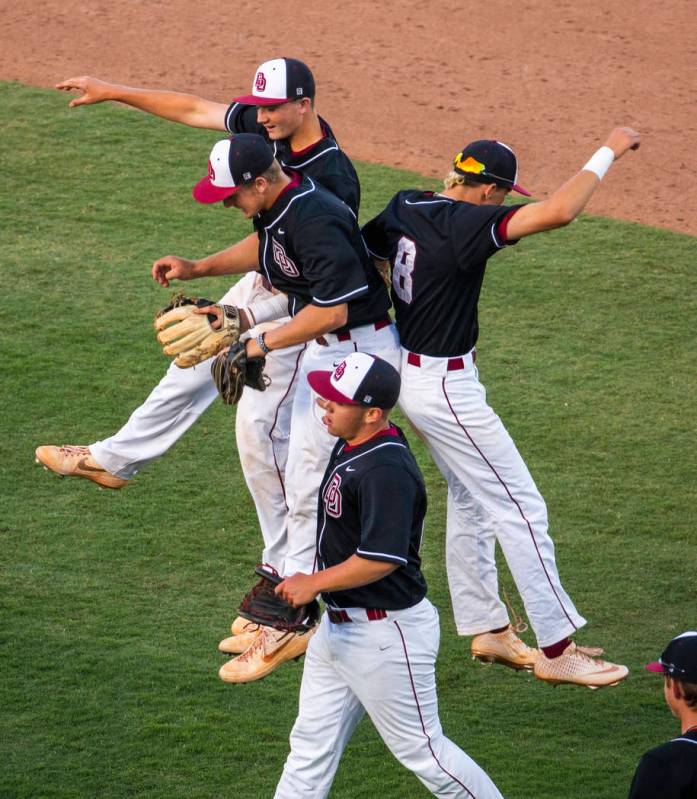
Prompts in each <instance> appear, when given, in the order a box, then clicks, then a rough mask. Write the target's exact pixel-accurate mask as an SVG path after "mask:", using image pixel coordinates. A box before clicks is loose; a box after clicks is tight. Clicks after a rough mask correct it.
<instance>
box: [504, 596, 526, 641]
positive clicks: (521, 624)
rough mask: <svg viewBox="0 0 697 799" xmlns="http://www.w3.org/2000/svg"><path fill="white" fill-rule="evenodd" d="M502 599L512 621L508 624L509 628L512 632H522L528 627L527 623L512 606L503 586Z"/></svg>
mask: <svg viewBox="0 0 697 799" xmlns="http://www.w3.org/2000/svg"><path fill="white" fill-rule="evenodd" d="M503 601H504V602H505V603H506V607H507V608H508V612H509V614H510V616H511V619H513V622H512V623H511V624H510V628H511V630H513V632H514V633H524V632H525V631H526V630H527V629H528V624H527V622H526V621H525V620H524V619H523V617H522V616H521V615H520V613H518V611H517V610H516V609H515V608H514V607H513V603H512V602H511V599H510V597H509V596H508V592H507V591H506V589H505V588H504V589H503Z"/></svg>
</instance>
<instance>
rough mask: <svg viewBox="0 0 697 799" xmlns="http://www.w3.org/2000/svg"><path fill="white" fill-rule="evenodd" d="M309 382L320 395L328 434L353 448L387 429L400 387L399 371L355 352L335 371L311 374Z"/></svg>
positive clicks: (368, 355)
mask: <svg viewBox="0 0 697 799" xmlns="http://www.w3.org/2000/svg"><path fill="white" fill-rule="evenodd" d="M307 379H308V382H309V383H310V386H311V388H312V390H313V391H314V392H315V393H316V394H318V395H319V399H318V400H317V402H318V404H319V406H320V407H321V408H322V409H323V410H324V411H325V415H324V417H323V419H322V421H323V422H324V424H325V426H326V428H327V430H328V432H329V433H331V435H333V436H337V437H339V438H343V439H345V440H346V441H348V443H349V444H352V445H355V444H359V443H361V442H363V441H366V440H367V439H369V438H372V436H374V435H375V434H376V433H378V432H380V431H381V430H384V429H385V428H386V427H388V425H389V415H390V411H391V410H392V408H394V406H395V405H396V404H397V399H398V398H399V390H400V387H401V380H400V377H399V372H398V371H397V370H396V369H395V368H394V367H393V366H392V365H391V364H389V363H388V362H387V361H385V360H383V359H382V358H378V357H377V356H376V355H370V354H369V353H367V352H352V353H350V354H349V355H347V356H346V358H344V359H343V360H341V361H339V362H338V363H337V364H336V365H335V366H334V369H333V370H332V371H324V370H317V371H314V372H310V373H309V375H308V377H307Z"/></svg>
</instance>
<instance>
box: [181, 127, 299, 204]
mask: <svg viewBox="0 0 697 799" xmlns="http://www.w3.org/2000/svg"><path fill="white" fill-rule="evenodd" d="M288 182H289V178H288V176H287V175H286V174H285V173H284V172H283V170H282V169H281V166H280V164H279V163H278V161H276V159H275V158H274V156H273V152H272V151H271V148H270V147H269V145H268V144H267V142H266V140H265V139H264V138H263V137H262V136H258V135H257V134H255V133H236V134H235V135H234V136H230V137H229V138H227V139H222V140H221V141H219V142H217V143H216V144H215V145H214V147H213V149H212V150H211V153H210V156H209V158H208V174H207V175H206V177H204V178H202V179H201V180H200V181H199V182H198V183H197V184H196V185H195V186H194V188H193V190H192V192H191V193H192V194H193V196H194V199H195V200H196V201H197V202H200V203H206V204H208V203H217V202H222V203H224V204H225V205H226V206H233V207H235V208H239V209H240V210H241V211H242V212H243V213H244V214H245V216H247V217H248V218H249V217H252V216H254V215H255V214H258V213H259V212H260V211H263V210H267V209H268V208H270V207H271V206H272V205H273V203H274V202H275V201H276V198H277V197H278V195H279V194H280V192H281V191H282V190H283V188H284V187H285V186H286V185H287V184H288Z"/></svg>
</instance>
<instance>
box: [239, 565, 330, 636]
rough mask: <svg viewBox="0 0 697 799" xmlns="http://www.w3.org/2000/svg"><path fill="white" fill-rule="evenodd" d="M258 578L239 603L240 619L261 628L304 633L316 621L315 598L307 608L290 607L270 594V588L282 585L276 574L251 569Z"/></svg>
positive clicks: (272, 591)
mask: <svg viewBox="0 0 697 799" xmlns="http://www.w3.org/2000/svg"><path fill="white" fill-rule="evenodd" d="M254 571H255V572H256V573H257V574H258V575H259V576H260V577H261V579H260V580H259V582H258V583H257V584H256V585H255V586H254V587H253V588H252V589H251V590H250V591H249V592H248V593H247V595H246V596H245V597H244V599H243V600H242V602H241V603H240V610H239V613H240V616H242V617H244V618H245V619H249V621H253V622H256V624H263V625H264V626H265V627H274V628H275V629H276V630H285V631H287V632H294V633H296V632H307V631H308V630H311V629H312V628H313V627H314V626H315V625H316V624H317V622H318V621H319V603H318V602H317V600H316V599H313V600H312V602H310V603H308V604H307V605H302V606H301V607H299V608H294V607H293V606H292V605H291V604H290V603H288V602H286V600H285V599H282V598H281V597H280V596H278V594H276V593H274V588H276V586H277V585H278V584H279V583H282V582H283V578H282V577H280V576H279V575H278V574H276V572H274V571H270V570H269V569H265V568H264V567H263V566H257V567H256V569H255V570H254Z"/></svg>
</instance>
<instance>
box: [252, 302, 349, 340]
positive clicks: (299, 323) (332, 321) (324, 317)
mask: <svg viewBox="0 0 697 799" xmlns="http://www.w3.org/2000/svg"><path fill="white" fill-rule="evenodd" d="M347 317H348V306H347V305H346V303H342V304H341V305H332V306H330V307H328V308H320V307H319V306H317V305H306V306H305V307H304V308H303V309H302V311H300V312H299V313H298V314H297V316H294V317H293V318H292V319H291V320H290V322H286V324H284V325H281V326H280V327H277V328H275V329H274V330H270V331H269V332H268V333H266V334H265V336H264V343H265V344H266V346H267V347H268V348H269V349H272V350H280V349H284V348H285V347H292V346H293V345H294V344H302V343H303V342H305V341H312V339H313V338H318V337H319V336H322V335H324V334H325V333H328V332H329V331H330V330H336V328H338V327H342V326H343V325H345V324H346V319H347Z"/></svg>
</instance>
